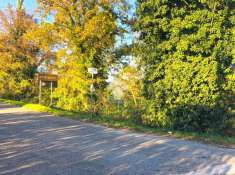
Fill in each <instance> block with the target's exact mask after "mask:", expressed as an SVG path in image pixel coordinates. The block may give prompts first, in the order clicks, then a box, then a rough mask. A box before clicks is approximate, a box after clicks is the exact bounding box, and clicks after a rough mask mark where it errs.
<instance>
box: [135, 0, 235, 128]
mask: <svg viewBox="0 0 235 175" xmlns="http://www.w3.org/2000/svg"><path fill="white" fill-rule="evenodd" d="M233 14H234V9H233V6H232V2H230V3H227V1H223V0H221V1H213V0H211V1H193V2H190V3H189V2H188V1H183V0H182V1H178V2H174V3H173V2H172V1H170V0H166V1H148V2H143V1H138V9H137V19H138V20H137V24H136V31H137V32H140V36H141V37H140V39H139V40H140V43H141V44H140V45H141V50H142V51H141V54H139V56H141V66H142V67H143V68H144V69H145V75H146V77H145V80H144V83H145V96H146V98H147V99H148V101H149V102H148V107H147V111H146V112H147V114H146V115H144V116H143V119H144V121H145V123H147V124H150V125H156V126H168V127H174V128H180V129H200V130H207V129H209V128H213V127H214V126H216V124H215V123H216V122H218V121H220V122H221V125H222V124H223V121H225V120H226V119H227V114H228V113H229V112H231V111H230V110H229V108H228V106H229V105H225V104H226V103H227V102H228V99H229V98H231V97H228V98H227V97H226V96H227V95H226V94H231V93H232V92H234V89H235V86H233V87H232V86H231V83H232V81H234V80H231V79H228V77H227V69H229V67H230V66H231V65H232V57H233V55H232V53H233V51H232V48H233V46H234V41H233V39H232V37H231V36H232V28H234V21H233V20H232V19H231V18H230V17H231V16H233ZM228 36H230V37H228ZM150 48H151V52H154V53H155V54H154V53H150ZM146 82H147V83H146ZM228 84H230V85H229V87H228ZM230 96H231V95H230ZM226 98H227V100H226ZM230 108H231V105H230ZM175 111H177V112H175ZM222 111H223V112H222ZM212 114H213V115H214V116H213V115H212Z"/></svg>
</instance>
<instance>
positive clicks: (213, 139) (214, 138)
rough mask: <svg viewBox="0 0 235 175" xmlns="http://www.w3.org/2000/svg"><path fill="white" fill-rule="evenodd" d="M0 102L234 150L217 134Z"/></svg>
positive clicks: (230, 139)
mask: <svg viewBox="0 0 235 175" xmlns="http://www.w3.org/2000/svg"><path fill="white" fill-rule="evenodd" d="M0 102H4V103H8V104H12V105H17V106H21V107H23V108H27V109H31V110H34V111H39V112H46V113H49V114H52V115H54V116H62V117H66V118H70V119H74V120H80V121H83V122H90V123H96V124H100V125H103V126H107V127H112V128H120V129H128V130H132V131H136V132H142V133H149V134H157V135H161V136H168V137H173V138H180V139H184V140H193V141H199V142H202V143H209V144H215V145H218V146H224V147H229V148H235V137H232V136H227V135H221V134H218V133H197V132H184V131H171V132H170V133H169V130H166V129H162V128H153V127H148V126H144V125H141V124H137V123H135V122H133V121H132V120H121V119H117V118H114V117H112V116H97V117H94V116H93V117H92V116H91V115H90V114H89V113H84V112H71V111H66V110H61V109H56V108H51V107H47V106H43V105H39V104H27V103H24V102H20V101H14V100H6V99H0Z"/></svg>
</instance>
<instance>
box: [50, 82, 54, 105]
mask: <svg viewBox="0 0 235 175" xmlns="http://www.w3.org/2000/svg"><path fill="white" fill-rule="evenodd" d="M52 93H53V82H52V81H51V101H50V106H52V104H53V99H52Z"/></svg>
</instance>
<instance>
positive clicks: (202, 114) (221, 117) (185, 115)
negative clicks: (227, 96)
mask: <svg viewBox="0 0 235 175" xmlns="http://www.w3.org/2000/svg"><path fill="white" fill-rule="evenodd" d="M167 116H168V117H169V120H170V122H171V124H172V127H173V128H174V129H178V130H187V131H197V132H205V131H206V132H207V131H218V132H219V131H221V130H222V129H223V128H224V127H225V124H226V122H227V121H228V120H229V119H230V118H231V117H232V113H230V112H228V111H226V110H225V109H223V108H221V107H218V106H217V107H209V106H205V105H191V104H184V105H178V106H177V107H175V108H173V109H170V110H169V111H168V112H167Z"/></svg>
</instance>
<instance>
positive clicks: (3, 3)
mask: <svg viewBox="0 0 235 175" xmlns="http://www.w3.org/2000/svg"><path fill="white" fill-rule="evenodd" d="M16 1H17V0H0V9H4V8H6V7H7V5H8V4H11V5H12V6H13V7H16ZM36 7H37V3H36V0H24V8H26V11H27V12H28V13H31V14H32V13H34V10H35V9H36Z"/></svg>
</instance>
